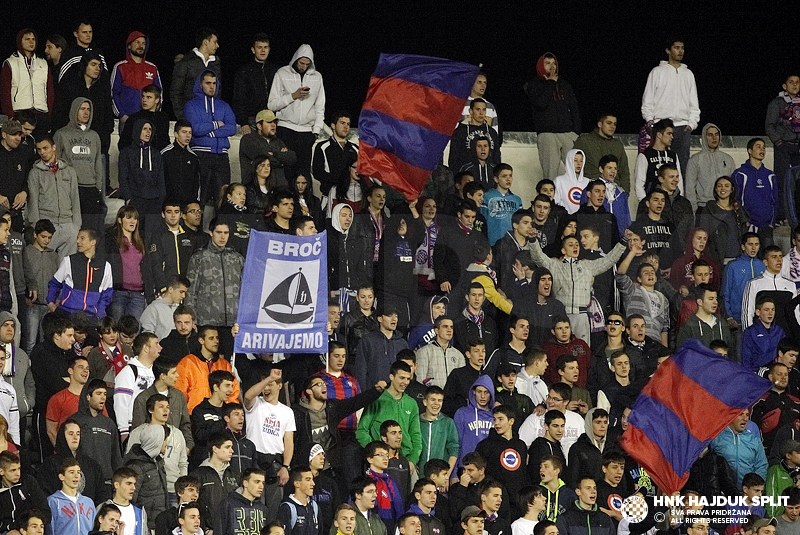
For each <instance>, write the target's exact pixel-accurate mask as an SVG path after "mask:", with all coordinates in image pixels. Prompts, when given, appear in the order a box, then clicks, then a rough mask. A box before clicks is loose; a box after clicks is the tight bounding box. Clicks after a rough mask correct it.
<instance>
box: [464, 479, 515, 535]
mask: <svg viewBox="0 0 800 535" xmlns="http://www.w3.org/2000/svg"><path fill="white" fill-rule="evenodd" d="M485 480H486V479H485V478H484V479H483V480H482V481H481V482H479V483H475V482H472V483H470V484H469V485H468V486H466V487H465V486H464V485H462V484H461V483H456V484H455V485H450V493H449V494H450V495H449V498H450V510H451V511H455V514H454V517H455V520H456V527H458V526H459V525H460V524H459V523H458V521H459V518H460V511H463V510H464V507H466V506H468V505H477V506H479V507H480V505H481V493H480V490H479V488H480V484H481V483H482V482H483V481H485ZM500 488H501V489H502V490H503V502H502V503H501V504H500V510H499V511H498V514H499V515H500V516H501V517H502V516H505V517H506V518H508V515H509V514H510V512H511V509H510V506H509V503H508V500H507V499H506V498H507V496H508V491H507V490H506V487H505V485H503V483H502V482H500ZM484 529H486V530H487V531H488V527H486V526H484ZM509 533H510V532H509ZM504 535H508V534H507V533H506V534H504Z"/></svg>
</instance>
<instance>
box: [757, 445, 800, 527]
mask: <svg viewBox="0 0 800 535" xmlns="http://www.w3.org/2000/svg"><path fill="white" fill-rule="evenodd" d="M792 442H795V441H794V440H793V441H792ZM767 526H775V527H778V521H777V520H776V519H775V518H759V519H758V520H756V521H755V522H753V533H758V530H760V529H761V528H765V527H767Z"/></svg>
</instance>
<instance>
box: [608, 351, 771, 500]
mask: <svg viewBox="0 0 800 535" xmlns="http://www.w3.org/2000/svg"><path fill="white" fill-rule="evenodd" d="M771 387H772V383H770V382H769V381H768V380H767V379H764V378H762V377H759V376H758V375H756V374H754V373H753V372H751V371H749V370H747V369H745V368H743V367H742V366H740V365H739V364H736V363H735V362H731V361H730V360H727V359H725V358H724V357H721V356H720V355H718V354H717V353H715V352H713V351H711V350H710V349H708V348H707V347H705V346H703V345H702V344H701V343H700V342H699V341H698V340H689V341H687V342H686V343H685V344H684V345H683V348H682V349H681V350H680V352H678V354H677V355H675V356H673V357H671V358H669V359H667V360H666V361H665V362H664V363H663V364H662V365H661V366H659V368H658V370H657V371H656V373H655V374H654V375H653V377H652V378H651V379H650V381H649V382H648V383H647V385H646V386H645V387H644V389H643V390H642V393H641V395H640V396H639V398H638V399H637V400H636V403H634V405H633V407H632V409H631V413H630V416H629V417H628V429H626V430H625V434H624V435H623V436H622V447H623V448H625V451H627V452H628V453H629V454H630V455H631V457H633V458H634V459H636V461H638V462H639V464H641V465H642V466H643V467H644V468H645V470H647V473H648V474H649V475H650V477H651V478H652V480H653V481H654V482H655V483H656V485H658V486H659V487H660V488H661V489H662V490H663V491H664V492H666V493H667V494H671V493H673V492H676V491H679V490H681V488H683V485H684V484H685V483H686V481H687V480H688V479H689V470H690V469H691V467H692V464H694V462H695V461H696V460H697V459H698V458H699V457H700V453H701V452H702V451H703V450H704V449H705V447H706V446H708V443H709V442H711V440H712V439H713V438H714V437H716V436H717V435H718V434H719V433H720V432H722V430H723V429H724V428H725V426H727V425H728V424H730V423H731V422H732V421H733V420H734V419H735V418H736V416H738V415H739V413H741V412H742V410H743V409H746V408H748V407H750V406H751V405H753V403H755V402H756V401H757V400H758V399H759V398H760V397H761V396H762V395H763V394H764V393H765V392H767V391H768V390H769V389H770V388H771Z"/></svg>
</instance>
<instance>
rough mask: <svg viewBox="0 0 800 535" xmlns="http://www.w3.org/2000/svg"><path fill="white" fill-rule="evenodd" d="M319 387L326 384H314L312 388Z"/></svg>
mask: <svg viewBox="0 0 800 535" xmlns="http://www.w3.org/2000/svg"><path fill="white" fill-rule="evenodd" d="M318 386H325V383H314V384H313V385H311V388H317V387H318Z"/></svg>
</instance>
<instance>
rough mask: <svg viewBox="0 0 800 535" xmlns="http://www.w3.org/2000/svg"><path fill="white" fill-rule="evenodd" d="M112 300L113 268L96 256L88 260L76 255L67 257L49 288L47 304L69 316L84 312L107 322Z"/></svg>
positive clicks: (80, 254)
mask: <svg viewBox="0 0 800 535" xmlns="http://www.w3.org/2000/svg"><path fill="white" fill-rule="evenodd" d="M113 296H114V277H113V275H112V272H111V264H109V263H108V262H107V261H106V260H105V259H104V258H102V257H98V256H97V255H95V256H94V257H92V258H86V255H84V254H83V253H75V254H71V255H69V256H67V257H65V258H64V259H63V260H62V261H61V265H60V266H59V267H58V271H56V272H55V274H54V275H53V278H52V279H50V282H49V283H48V285H47V302H48V303H55V304H56V305H57V306H58V307H59V308H61V309H63V310H64V311H66V312H67V313H69V314H73V313H75V312H79V311H84V312H86V313H87V314H89V315H90V316H94V317H96V318H104V317H105V316H106V308H107V307H108V305H110V304H111V298H112V297H113Z"/></svg>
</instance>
